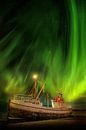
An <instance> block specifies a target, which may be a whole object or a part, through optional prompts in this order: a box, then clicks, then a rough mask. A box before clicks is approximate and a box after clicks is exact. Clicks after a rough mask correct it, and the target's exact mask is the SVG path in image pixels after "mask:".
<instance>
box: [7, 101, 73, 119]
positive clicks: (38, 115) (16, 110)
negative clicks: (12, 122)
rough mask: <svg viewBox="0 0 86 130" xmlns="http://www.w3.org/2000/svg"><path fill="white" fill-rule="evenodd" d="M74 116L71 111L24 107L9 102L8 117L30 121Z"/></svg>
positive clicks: (32, 106)
mask: <svg viewBox="0 0 86 130" xmlns="http://www.w3.org/2000/svg"><path fill="white" fill-rule="evenodd" d="M71 114H72V110H71V109H59V110H58V109H55V108H52V107H43V106H34V105H24V104H19V103H15V102H9V107H8V116H10V117H19V118H25V119H26V118H28V119H31V120H32V119H34V120H35V119H36V120H37V119H39V120H42V119H56V118H61V117H68V116H70V115H71Z"/></svg>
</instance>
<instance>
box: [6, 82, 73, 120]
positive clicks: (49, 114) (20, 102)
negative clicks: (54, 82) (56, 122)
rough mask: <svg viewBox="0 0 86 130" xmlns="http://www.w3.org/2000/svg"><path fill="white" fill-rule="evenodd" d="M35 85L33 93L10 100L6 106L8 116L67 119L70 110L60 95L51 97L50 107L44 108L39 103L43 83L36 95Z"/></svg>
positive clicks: (15, 96) (19, 95)
mask: <svg viewBox="0 0 86 130" xmlns="http://www.w3.org/2000/svg"><path fill="white" fill-rule="evenodd" d="M36 84H37V81H36V80H35V81H34V86H33V90H34V91H33V93H29V94H28V95H26V94H17V95H14V96H12V97H11V98H10V100H9V105H8V116H10V117H19V118H25V119H34V120H35V119H36V120H37V119H40V120H42V119H56V118H60V117H68V116H70V115H71V114H72V108H71V106H70V105H69V104H67V103H66V102H65V101H64V98H63V96H62V94H61V93H58V95H57V96H56V97H53V98H52V99H51V100H50V101H51V106H44V105H43V103H42V102H41V101H40V95H41V93H42V92H43V91H44V87H45V83H43V84H42V87H41V89H40V91H39V92H38V94H36Z"/></svg>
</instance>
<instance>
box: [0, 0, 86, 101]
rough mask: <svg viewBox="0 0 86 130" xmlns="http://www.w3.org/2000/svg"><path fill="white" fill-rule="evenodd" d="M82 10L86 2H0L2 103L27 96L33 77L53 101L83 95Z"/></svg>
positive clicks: (85, 13)
mask: <svg viewBox="0 0 86 130" xmlns="http://www.w3.org/2000/svg"><path fill="white" fill-rule="evenodd" d="M85 7H86V0H48V1H47V0H43V1H40V0H28V1H27V2H26V1H24V0H19V1H16V0H7V1H6V2H4V1H3V2H1V4H0V96H1V98H3V95H10V94H14V93H22V92H25V90H26V89H27V88H28V86H30V85H31V82H32V81H31V75H32V73H38V74H39V80H42V81H45V82H46V86H45V91H48V92H49V93H50V94H51V96H54V95H56V91H60V92H62V93H63V95H64V98H65V99H66V100H67V101H74V100H76V99H78V98H79V97H80V96H81V95H83V94H84V93H85V92H86V68H85V67H86V58H85V55H86V36H85V35H86V8H85ZM30 81H31V82H30Z"/></svg>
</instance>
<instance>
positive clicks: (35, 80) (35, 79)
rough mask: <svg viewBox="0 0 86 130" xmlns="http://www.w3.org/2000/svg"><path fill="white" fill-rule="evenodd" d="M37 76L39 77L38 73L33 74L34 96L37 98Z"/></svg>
mask: <svg viewBox="0 0 86 130" xmlns="http://www.w3.org/2000/svg"><path fill="white" fill-rule="evenodd" d="M37 78H38V75H37V74H34V75H33V80H34V87H33V96H34V98H36V85H37Z"/></svg>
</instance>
